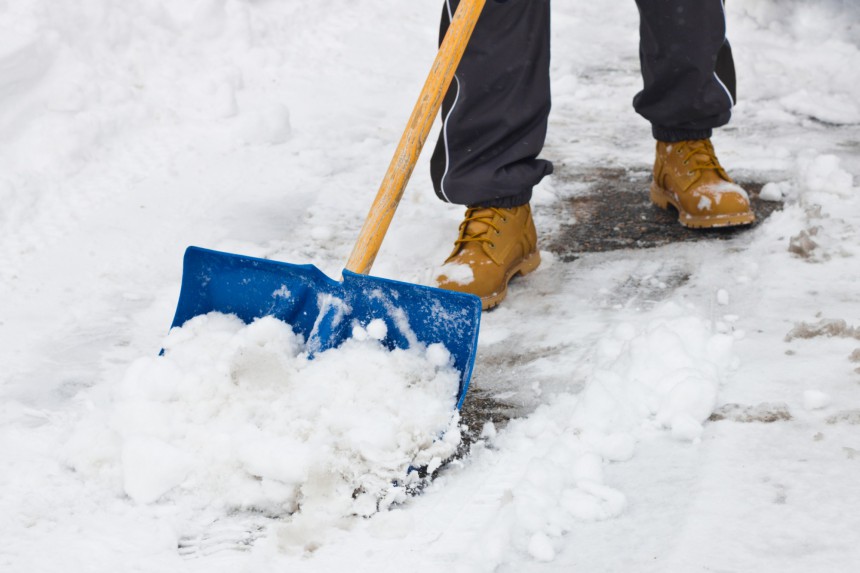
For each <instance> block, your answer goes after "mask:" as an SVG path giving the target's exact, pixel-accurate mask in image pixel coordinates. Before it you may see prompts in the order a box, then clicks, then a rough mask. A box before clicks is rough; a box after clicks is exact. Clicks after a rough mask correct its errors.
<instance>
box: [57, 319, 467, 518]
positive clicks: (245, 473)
mask: <svg viewBox="0 0 860 573" xmlns="http://www.w3.org/2000/svg"><path fill="white" fill-rule="evenodd" d="M353 334H354V336H353V338H351V339H349V340H347V341H346V342H345V343H344V344H343V345H342V346H341V347H339V348H337V349H332V350H328V351H326V352H323V353H321V354H318V355H316V356H315V357H314V358H313V359H312V360H309V359H308V355H307V353H306V350H305V349H304V346H303V341H302V340H301V337H299V336H297V335H296V334H294V333H293V331H292V330H291V328H290V326H289V325H288V324H286V323H284V322H282V321H279V320H277V319H275V318H273V317H264V318H260V319H258V320H256V321H255V322H253V323H252V324H245V323H243V322H242V321H241V320H240V319H238V318H237V317H235V316H233V315H225V314H219V313H210V314H208V315H203V316H198V317H195V318H194V319H192V320H190V321H188V322H187V323H186V324H185V325H184V326H183V327H181V328H175V329H173V330H172V331H171V332H170V334H169V335H168V336H167V339H166V340H165V343H164V355H163V356H160V357H146V358H141V359H139V360H137V361H136V362H134V363H133V364H132V366H131V367H130V369H129V370H128V372H127V374H126V376H125V377H124V378H123V379H122V380H121V381H118V382H116V383H113V384H111V385H109V387H108V388H107V389H106V391H105V392H104V393H103V395H102V396H101V397H100V398H99V397H97V396H95V395H91V396H89V399H90V400H91V401H92V402H93V403H91V404H90V409H91V411H90V412H88V413H86V414H85V415H84V416H83V417H82V419H81V420H80V422H79V424H78V425H77V427H76V429H75V430H74V432H73V434H72V435H71V438H70V440H69V442H68V444H67V446H66V452H67V457H68V461H69V463H70V464H71V465H72V466H73V467H74V469H75V470H77V471H79V472H82V473H84V474H86V475H89V476H93V477H97V476H101V477H102V478H104V479H107V480H111V481H113V482H114V484H115V486H116V488H119V487H121V489H122V491H124V493H125V494H127V495H128V496H129V497H130V498H131V499H132V500H134V501H135V502H137V503H142V504H148V503H155V502H161V503H173V504H179V505H181V506H183V507H188V508H192V509H203V508H206V509H214V510H216V511H227V512H229V511H233V510H253V511H259V512H263V513H265V514H268V515H274V516H283V515H286V514H292V513H294V512H296V511H298V510H300V509H303V508H306V507H311V506H312V507H313V508H314V511H316V512H318V513H323V514H326V515H330V516H333V517H335V518H337V517H341V516H348V515H356V514H357V515H363V516H366V515H370V514H372V513H374V512H376V511H377V510H378V509H379V508H387V507H388V506H390V505H391V504H392V503H396V502H400V501H402V500H403V499H404V497H405V495H406V493H407V489H408V488H409V487H410V486H415V485H417V484H416V482H417V480H418V476H417V472H416V471H414V470H413V471H411V472H409V473H408V475H407V472H408V470H409V468H410V466H411V467H424V466H429V467H430V469H431V470H433V469H435V468H436V467H438V466H439V465H440V464H441V462H442V461H443V460H444V459H446V458H448V457H450V456H451V455H452V454H453V453H454V451H455V450H456V447H457V445H458V444H459V442H460V432H459V427H458V415H457V413H456V408H455V404H456V394H457V390H458V384H459V373H458V371H457V370H456V369H455V368H454V367H453V366H452V361H451V357H450V354H449V353H448V352H447V350H446V349H445V348H444V347H443V346H441V345H439V344H436V345H430V346H429V347H420V348H419V347H413V348H410V349H406V350H401V349H395V350H389V349H387V348H386V347H384V346H383V345H382V344H381V342H380V340H381V339H382V338H384V337H385V334H386V332H385V324H384V323H382V321H372V322H371V323H370V324H368V325H366V326H365V327H362V326H358V325H357V326H356V327H355V329H354V333H353ZM97 402H101V403H98V404H97ZM440 437H441V438H440Z"/></svg>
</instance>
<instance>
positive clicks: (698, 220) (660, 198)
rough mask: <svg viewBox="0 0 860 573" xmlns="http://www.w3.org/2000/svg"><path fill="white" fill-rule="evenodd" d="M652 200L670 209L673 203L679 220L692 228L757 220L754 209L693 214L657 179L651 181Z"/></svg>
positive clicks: (743, 223) (747, 223)
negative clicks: (742, 211)
mask: <svg viewBox="0 0 860 573" xmlns="http://www.w3.org/2000/svg"><path fill="white" fill-rule="evenodd" d="M651 202H652V203H654V204H655V205H657V206H658V207H660V208H661V209H668V208H669V205H672V206H673V207H674V208H675V210H676V211H678V222H679V223H681V225H683V226H684V227H688V228H691V229H714V228H717V227H739V226H742V225H751V224H752V223H754V222H755V213H753V212H752V211H750V212H748V213H734V214H730V215H698V216H697V215H691V214H690V213H688V212H687V211H685V210H684V209H683V208H682V207H681V204H680V201H678V200H677V199H675V196H674V195H673V194H672V193H670V192H669V191H667V190H666V189H663V188H662V187H660V186H659V185H657V182H656V181H652V182H651Z"/></svg>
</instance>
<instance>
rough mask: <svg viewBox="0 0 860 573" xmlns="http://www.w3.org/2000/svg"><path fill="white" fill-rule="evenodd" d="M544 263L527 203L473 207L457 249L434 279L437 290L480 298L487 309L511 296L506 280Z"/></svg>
mask: <svg viewBox="0 0 860 573" xmlns="http://www.w3.org/2000/svg"><path fill="white" fill-rule="evenodd" d="M538 265H540V253H539V252H538V250H537V232H535V225H534V221H532V213H531V208H530V207H529V206H528V205H523V206H521V207H514V208H513V209H500V208H496V207H486V208H482V207H470V208H468V209H467V210H466V217H465V219H464V220H463V222H462V223H460V236H459V237H458V238H457V241H456V242H455V245H454V251H453V252H452V253H451V256H449V257H448V259H447V260H446V261H445V264H444V265H443V266H442V269H441V274H440V275H439V276H438V277H437V278H436V283H437V285H438V286H439V288H443V289H447V290H455V291H459V292H467V293H471V294H474V295H477V296H479V297H481V302H482V306H483V309H484V310H488V309H490V308H493V307H494V306H496V305H497V304H499V303H500V302H501V301H502V300H503V299H504V298H505V295H507V294H508V281H510V280H511V279H512V278H513V277H514V275H517V274H519V275H526V274H528V273H530V272H532V271H533V270H535V269H536V268H537V267H538Z"/></svg>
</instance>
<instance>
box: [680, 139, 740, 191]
mask: <svg viewBox="0 0 860 573" xmlns="http://www.w3.org/2000/svg"><path fill="white" fill-rule="evenodd" d="M677 153H678V154H679V155H683V159H681V161H682V163H683V164H684V165H685V166H687V168H688V171H687V175H694V174H695V176H696V177H695V178H694V179H693V180H692V181H690V183H689V184H688V185H687V188H689V187H690V186H691V185H693V184H694V183H695V182H696V181H698V180H699V179H700V178H701V177H702V172H704V171H710V170H713V171H716V172H717V174H718V175H719V176H720V178H721V179H725V180H726V181H729V182H731V179H730V178H729V176H728V174H727V173H726V171H725V170H724V169H723V166H722V165H720V161H719V160H718V159H717V154H716V152H715V151H714V146H713V145H712V144H711V142H710V140H708V139H695V140H689V141H683V142H681V144H680V145H679V146H678V147H677ZM691 161H692V165H691V164H690V162H691Z"/></svg>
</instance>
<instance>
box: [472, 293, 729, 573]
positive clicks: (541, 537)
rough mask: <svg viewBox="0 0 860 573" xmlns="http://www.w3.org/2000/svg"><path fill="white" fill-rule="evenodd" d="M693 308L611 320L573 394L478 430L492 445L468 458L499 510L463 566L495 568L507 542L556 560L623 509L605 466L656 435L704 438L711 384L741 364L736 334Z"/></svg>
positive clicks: (623, 498)
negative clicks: (584, 532) (642, 319)
mask: <svg viewBox="0 0 860 573" xmlns="http://www.w3.org/2000/svg"><path fill="white" fill-rule="evenodd" d="M692 312H693V309H691V308H690V307H687V306H683V305H679V304H676V303H667V304H664V305H661V306H660V307H658V308H657V309H655V315H656V316H654V317H653V318H652V319H651V320H650V321H649V322H647V323H646V324H644V325H639V326H637V325H635V324H633V323H628V322H624V323H621V324H618V325H616V326H614V327H611V328H610V329H609V330H608V331H607V332H605V333H604V334H603V335H602V336H601V337H600V339H599V340H598V341H597V344H596V345H595V347H594V349H593V351H592V353H591V355H590V356H589V357H588V362H589V363H591V364H593V366H592V368H591V372H590V375H589V376H588V381H587V383H586V386H585V388H584V389H583V390H582V391H581V392H580V393H578V394H569V393H563V394H559V395H557V396H554V397H553V399H552V400H551V401H549V402H548V403H547V404H545V405H543V406H540V407H539V408H538V409H537V410H535V411H534V412H533V413H531V414H530V415H529V416H528V417H526V418H523V419H517V420H512V421H511V422H510V424H509V425H508V427H507V428H506V429H505V431H504V432H500V433H499V434H498V435H496V434H495V432H494V431H489V432H488V431H485V432H484V433H485V435H487V436H488V438H487V439H488V441H489V445H490V446H491V449H490V450H486V451H481V450H480V448H479V449H478V450H477V451H475V452H473V463H474V464H475V466H476V468H480V471H481V473H483V474H485V475H493V476H496V477H495V479H497V480H498V481H500V482H501V483H502V484H503V485H504V486H505V487H499V488H497V489H501V490H502V492H501V493H500V494H499V496H498V499H497V500H496V506H495V507H494V509H493V510H494V511H495V512H497V513H496V514H495V515H492V516H490V515H489V514H488V517H487V527H488V530H487V533H486V534H485V535H483V536H482V539H481V541H480V543H479V544H478V546H477V547H475V548H474V550H473V551H471V554H472V555H473V557H474V559H475V561H474V563H470V564H469V566H467V567H465V568H464V570H476V571H492V570H493V567H494V566H495V565H498V564H501V563H503V562H504V561H505V559H507V558H508V557H509V552H510V548H511V547H514V548H515V549H516V550H518V551H521V552H522V553H523V554H526V555H529V556H530V557H531V558H532V559H534V560H537V561H542V562H548V561H553V560H554V559H555V557H556V555H557V553H558V552H559V551H560V550H561V549H562V548H563V546H564V544H565V541H564V535H565V534H567V533H569V532H571V531H573V530H574V529H575V528H576V527H577V525H578V524H581V523H582V522H594V521H603V520H607V519H612V518H615V517H618V516H619V515H621V514H623V513H624V512H625V510H626V509H627V506H628V501H627V495H626V494H625V492H624V491H622V490H621V489H619V488H618V486H617V484H613V483H612V480H611V479H609V478H607V471H606V470H607V468H608V467H609V466H610V465H611V464H617V463H623V462H626V461H629V460H631V459H632V458H633V457H634V456H635V455H636V450H637V444H638V443H639V442H640V441H642V440H651V439H654V438H655V437H659V436H661V435H668V436H671V438H672V439H673V440H678V441H679V442H680V443H688V444H689V443H698V442H700V441H701V437H702V433H703V431H704V430H703V423H704V422H705V421H706V420H707V419H708V417H709V416H710V415H711V414H712V413H713V411H714V408H715V407H716V404H717V392H718V389H719V387H720V385H721V383H722V381H723V379H724V378H725V376H726V375H727V374H728V373H729V372H730V371H731V370H732V369H734V368H736V367H737V366H738V364H737V357H736V356H735V354H734V352H733V347H734V341H735V338H734V337H733V336H731V335H728V334H723V333H720V332H717V331H716V329H715V328H714V326H715V325H714V324H712V323H711V322H710V321H708V320H705V319H703V318H700V317H698V316H695V315H694V314H693V313H692ZM505 476H510V477H509V479H510V480H511V481H510V483H508V484H505V482H504V480H505ZM470 509H471V508H470ZM472 566H474V568H473V569H472V568H470V567H472Z"/></svg>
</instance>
